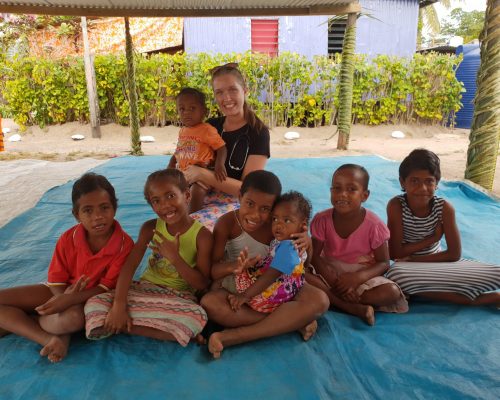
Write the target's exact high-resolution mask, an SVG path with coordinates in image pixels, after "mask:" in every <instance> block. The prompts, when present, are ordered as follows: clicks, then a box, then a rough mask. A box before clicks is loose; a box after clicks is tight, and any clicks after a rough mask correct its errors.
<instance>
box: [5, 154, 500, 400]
mask: <svg viewBox="0 0 500 400" xmlns="http://www.w3.org/2000/svg"><path fill="white" fill-rule="evenodd" d="M167 161H168V157H164V156H157V157H153V156H152V157H141V158H135V157H122V158H117V159H113V160H110V161H109V162H107V163H106V164H103V165H101V166H99V167H98V168H96V169H95V170H94V171H95V172H98V173H101V174H103V175H105V176H106V177H108V178H109V179H110V181H111V182H112V183H113V185H114V186H115V188H116V191H117V195H118V197H119V210H118V213H117V219H118V220H119V221H120V222H121V224H122V226H123V227H124V229H126V230H127V231H128V232H129V233H130V234H131V236H132V237H134V238H135V237H136V236H137V233H138V230H139V227H140V226H141V224H142V223H143V222H144V221H145V220H147V219H149V218H152V217H154V214H153V212H152V211H151V209H150V207H149V206H148V205H147V204H146V202H145V201H144V199H143V196H142V190H143V184H144V182H145V179H146V177H147V175H148V174H149V173H151V172H153V171H155V170H157V169H160V168H162V167H164V166H165V165H166V164H167ZM346 162H350V163H358V164H361V165H363V166H365V167H366V168H367V169H368V171H369V172H370V175H371V181H370V190H371V195H370V198H369V200H368V202H367V203H366V207H367V208H369V209H371V210H372V211H374V212H376V213H377V214H378V215H379V216H380V217H382V219H385V205H386V204H387V201H388V200H389V199H390V198H391V197H393V196H394V195H396V194H398V193H400V191H401V189H400V186H399V184H398V179H397V168H398V164H397V163H394V162H390V161H387V160H384V159H381V158H379V157H375V156H372V157H336V158H321V159H271V160H270V162H269V164H268V169H270V170H272V171H273V172H275V173H276V174H277V175H278V176H279V177H280V179H281V180H282V182H283V186H284V189H285V190H288V189H295V190H299V191H301V192H303V193H304V194H305V195H306V196H308V197H309V198H310V199H311V201H312V203H313V207H314V212H318V211H320V210H322V209H325V208H327V207H329V206H330V191H329V188H330V179H331V175H332V172H333V171H334V170H335V168H337V167H338V166H340V165H341V164H343V163H346ZM71 187H72V183H68V184H65V185H62V186H59V187H56V188H54V189H52V190H50V191H48V192H47V193H46V194H45V195H44V196H43V198H42V199H41V200H40V202H39V203H38V204H37V205H36V207H34V208H33V209H31V210H29V211H27V212H25V213H24V214H22V215H20V216H18V217H17V218H15V219H14V220H12V221H11V222H10V223H9V224H7V225H6V226H4V227H3V228H1V229H0V288H4V287H9V286H13V285H22V284H30V283H36V282H41V281H44V280H45V279H46V271H47V266H48V263H49V261H50V258H51V255H52V251H53V248H54V246H55V243H56V240H57V238H58V237H59V235H60V234H61V233H62V232H64V231H65V230H66V229H67V228H68V227H70V226H72V225H73V224H74V219H73V217H72V215H71V196H70V194H71ZM439 187H440V189H439V192H438V194H439V195H441V196H443V197H445V198H446V199H448V200H450V201H451V202H452V203H453V205H454V206H455V209H456V212H457V220H458V224H459V227H460V231H461V234H462V241H463V249H464V256H465V257H468V258H473V259H477V260H479V261H484V262H489V263H495V264H499V262H500V257H499V255H498V243H500V229H499V227H498V223H499V221H500V218H499V216H500V203H499V202H498V201H496V200H494V199H493V198H491V197H488V196H487V195H485V194H483V193H481V192H480V191H478V190H476V189H474V188H472V187H470V186H468V185H466V184H464V183H461V182H441V183H440V185H439ZM27 190H29V188H27ZM499 312H500V311H498V310H496V309H494V308H467V307H459V306H454V305H446V304H439V303H431V302H412V303H411V304H410V312H409V313H407V314H397V315H396V314H384V313H378V314H377V323H376V326H375V327H369V326H367V325H365V324H364V323H363V322H361V321H360V320H358V319H357V318H355V317H352V316H349V315H345V314H341V313H338V312H332V311H329V312H328V313H327V314H326V315H325V316H324V317H322V318H320V320H319V321H318V322H319V329H318V332H317V334H316V336H315V337H314V338H313V339H311V340H310V341H309V342H303V341H302V339H301V337H300V335H299V334H298V333H290V334H286V335H282V336H280V337H275V338H270V339H265V340H261V341H257V342H253V343H247V344H244V345H240V346H235V347H231V348H228V349H226V350H225V351H224V352H223V354H222V358H221V359H220V360H215V361H214V360H212V359H211V357H210V355H209V353H208V351H207V349H206V347H199V346H197V345H194V344H190V345H189V346H188V347H187V348H182V347H181V346H179V345H178V344H176V343H165V342H160V341H156V340H152V339H147V338H141V337H131V336H126V335H119V336H114V337H112V338H108V339H105V340H102V341H97V342H94V341H88V340H86V339H85V337H84V336H83V334H77V335H74V337H73V340H72V342H71V346H70V351H69V355H68V357H67V358H66V359H65V360H64V361H63V362H61V363H59V364H51V363H50V362H49V361H48V360H47V359H46V358H42V357H40V356H39V355H38V351H39V350H40V346H39V345H37V344H35V343H32V342H30V341H28V340H26V339H23V338H21V337H18V336H15V335H8V336H6V337H4V338H2V339H0V399H30V400H31V399H39V398H40V399H41V398H43V399H68V398H69V399H95V398H99V399H100V398H104V399H129V398H130V399H133V398H147V399H166V398H172V399H178V398H187V399H260V398H269V399H271V398H276V399H284V398H287V399H374V398H383V399H393V398H394V399H415V398H416V399H429V398H439V399H457V398H460V399H469V398H470V399H478V398H481V399H497V398H499V397H500V318H499V315H500V314H499Z"/></svg>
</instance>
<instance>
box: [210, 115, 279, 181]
mask: <svg viewBox="0 0 500 400" xmlns="http://www.w3.org/2000/svg"><path fill="white" fill-rule="evenodd" d="M224 120H225V117H219V118H210V119H209V120H207V122H208V123H209V124H210V125H212V126H213V127H215V129H217V132H219V135H221V137H222V139H223V140H224V142H226V148H227V158H226V170H227V175H228V176H229V177H230V178H234V179H238V180H241V175H242V174H243V170H244V169H245V164H246V162H247V158H248V156H249V155H251V154H255V155H263V156H266V157H267V158H269V157H270V156H271V151H270V141H271V139H270V136H269V129H267V128H263V129H261V131H260V132H256V131H254V130H252V129H251V128H250V126H249V125H244V126H242V127H241V128H240V129H237V130H235V131H230V132H225V131H224V129H223V127H222V126H223V124H224Z"/></svg>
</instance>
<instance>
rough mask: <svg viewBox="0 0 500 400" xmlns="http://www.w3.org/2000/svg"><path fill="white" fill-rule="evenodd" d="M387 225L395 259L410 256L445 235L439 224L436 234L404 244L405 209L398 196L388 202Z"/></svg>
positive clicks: (390, 250) (391, 249)
mask: <svg viewBox="0 0 500 400" xmlns="http://www.w3.org/2000/svg"><path fill="white" fill-rule="evenodd" d="M387 226H388V228H389V231H390V232H391V237H390V239H389V253H390V257H391V259H393V260H396V259H398V258H405V257H409V256H411V255H412V254H413V253H416V252H417V251H420V250H423V249H425V248H427V247H429V246H431V245H432V244H433V243H436V242H437V241H439V240H440V239H441V236H442V235H443V230H442V228H441V227H440V226H438V227H437V229H436V232H434V235H432V236H429V237H426V238H423V239H422V240H420V241H418V242H414V243H404V244H403V210H402V208H401V203H400V202H399V200H398V199H397V198H393V199H391V200H390V201H389V203H388V204H387Z"/></svg>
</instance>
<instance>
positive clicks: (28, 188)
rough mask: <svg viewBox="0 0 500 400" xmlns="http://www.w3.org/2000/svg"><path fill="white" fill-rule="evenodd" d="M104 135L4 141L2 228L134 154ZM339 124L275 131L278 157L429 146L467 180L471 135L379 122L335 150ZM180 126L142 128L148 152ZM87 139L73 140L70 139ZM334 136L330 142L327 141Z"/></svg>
mask: <svg viewBox="0 0 500 400" xmlns="http://www.w3.org/2000/svg"><path fill="white" fill-rule="evenodd" d="M2 126H3V127H4V128H5V127H7V128H10V130H11V131H10V132H9V133H8V134H6V135H5V136H6V138H5V139H7V138H8V137H10V136H11V135H13V134H16V133H18V132H17V129H18V128H17V126H16V125H15V124H14V123H13V122H12V121H11V120H8V119H6V120H3V123H2ZM395 130H399V131H402V132H403V133H405V135H406V137H405V138H404V139H394V138H392V137H391V132H393V131H395ZM287 131H295V132H299V134H300V138H299V139H297V140H292V141H290V140H286V139H284V137H283V135H284V133H285V132H287ZM101 132H102V138H101V139H93V138H92V137H91V134H90V128H89V126H88V125H82V124H79V123H76V122H75V123H68V124H64V125H57V126H51V127H48V128H46V129H40V128H39V127H30V128H29V129H28V130H27V131H26V132H25V133H22V134H21V135H22V140H21V141H19V142H9V141H8V140H5V152H3V153H0V226H2V225H4V224H5V223H7V222H8V221H9V220H11V219H12V218H14V217H15V216H16V215H18V214H20V213H22V212H23V211H25V210H27V209H29V208H31V207H33V206H34V205H35V204H36V202H37V201H38V200H39V199H40V197H41V196H42V195H43V193H45V192H46V191H47V190H48V189H50V188H51V187H54V186H57V185H61V184H63V183H65V182H67V181H69V180H71V179H74V178H76V177H78V176H79V175H81V174H82V173H83V172H84V171H87V170H88V169H91V168H93V167H95V166H97V165H99V164H101V163H103V162H105V161H106V160H107V159H108V158H110V157H116V156H122V155H126V154H128V153H129V151H130V129H129V128H128V127H123V126H119V125H116V124H107V125H103V126H102V127H101ZM334 132H335V127H319V128H296V127H294V128H283V127H279V128H275V129H273V130H272V131H271V153H272V156H273V157H280V158H286V157H332V156H344V155H359V154H378V155H380V156H383V157H386V158H388V159H392V160H398V161H401V160H402V159H403V158H404V157H405V156H406V155H407V154H408V153H409V152H410V151H411V150H413V149H415V148H418V147H425V148H427V149H429V150H432V151H434V152H435V153H437V154H438V155H439V157H440V158H441V167H442V175H443V177H444V178H446V179H451V180H454V179H462V178H463V176H464V170H465V164H466V154H467V147H468V135H469V131H468V130H465V129H453V130H452V129H449V128H444V127H440V126H417V125H401V126H397V125H382V126H375V127H371V126H363V125H354V126H353V127H352V131H351V136H350V143H349V150H348V151H338V150H336V146H337V136H333V137H332V135H333V133H334ZM177 133H178V128H177V127H175V126H167V127H163V128H156V127H144V128H141V135H143V136H144V135H149V136H153V137H154V138H155V142H154V143H143V145H142V149H143V151H144V153H145V154H146V155H152V154H171V153H172V152H173V150H174V149H175V144H176V140H177ZM74 134H83V135H84V136H85V137H86V138H85V139H84V140H81V141H74V140H72V139H71V135H74ZM329 138H330V139H329ZM499 169H500V163H497V169H496V175H495V182H494V187H493V193H494V194H496V195H499V194H500V172H499Z"/></svg>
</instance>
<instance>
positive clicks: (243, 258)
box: [233, 247, 261, 275]
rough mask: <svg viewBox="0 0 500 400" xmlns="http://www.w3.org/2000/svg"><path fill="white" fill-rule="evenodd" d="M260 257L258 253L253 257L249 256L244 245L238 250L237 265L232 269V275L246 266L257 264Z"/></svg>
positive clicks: (243, 269) (240, 271) (250, 266)
mask: <svg viewBox="0 0 500 400" xmlns="http://www.w3.org/2000/svg"><path fill="white" fill-rule="evenodd" d="M260 259H261V256H260V255H256V256H255V257H252V258H250V257H249V256H248V247H245V248H244V249H243V250H241V251H240V255H239V256H238V261H237V263H238V265H237V266H236V268H235V269H234V270H233V274H234V275H238V274H241V273H242V272H243V271H245V270H246V269H248V268H252V267H254V266H255V264H257V263H258V262H259V261H260Z"/></svg>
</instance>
